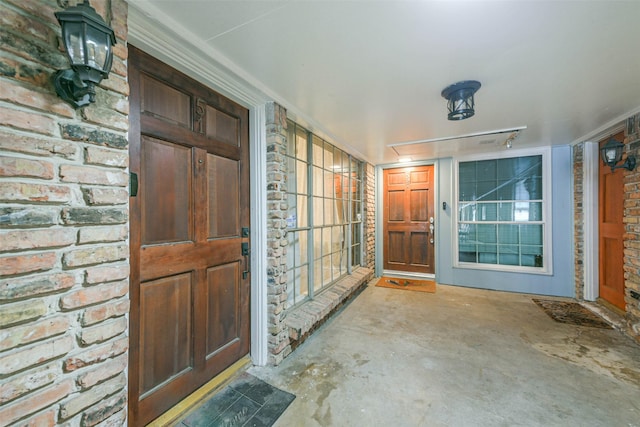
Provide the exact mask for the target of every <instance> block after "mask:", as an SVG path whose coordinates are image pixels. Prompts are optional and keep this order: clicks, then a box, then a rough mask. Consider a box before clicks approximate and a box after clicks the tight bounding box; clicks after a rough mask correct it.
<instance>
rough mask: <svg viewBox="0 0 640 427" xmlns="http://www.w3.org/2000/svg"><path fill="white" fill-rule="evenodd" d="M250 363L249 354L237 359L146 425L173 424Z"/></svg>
mask: <svg viewBox="0 0 640 427" xmlns="http://www.w3.org/2000/svg"><path fill="white" fill-rule="evenodd" d="M250 364H251V358H250V357H249V355H247V356H245V357H243V358H242V359H240V360H238V361H237V362H236V363H234V364H233V365H231V366H229V367H228V368H227V369H225V370H224V371H222V372H221V373H220V374H218V375H216V376H215V377H214V378H213V379H212V380H211V381H209V382H208V383H206V384H205V385H203V386H202V387H200V388H199V389H197V390H196V391H194V392H193V393H191V394H190V395H189V396H187V397H185V398H184V399H182V400H181V401H180V402H178V403H177V404H176V405H175V406H173V407H172V408H171V409H169V410H168V411H167V412H165V413H164V414H162V415H160V416H159V417H158V418H156V419H155V420H153V421H151V422H150V423H149V424H147V426H150V427H161V426H169V425H174V424H175V423H176V422H177V421H178V420H181V419H182V418H184V417H185V415H187V413H188V412H190V411H191V410H192V409H195V408H196V407H197V406H198V405H199V404H200V403H202V401H203V400H204V399H205V398H206V397H207V396H209V395H210V394H211V392H212V391H214V390H216V389H218V388H221V387H222V386H224V385H225V384H226V383H227V382H229V380H231V378H233V377H234V376H235V375H236V374H237V373H238V372H240V371H242V370H244V369H245V368H246V367H247V366H248V365H250Z"/></svg>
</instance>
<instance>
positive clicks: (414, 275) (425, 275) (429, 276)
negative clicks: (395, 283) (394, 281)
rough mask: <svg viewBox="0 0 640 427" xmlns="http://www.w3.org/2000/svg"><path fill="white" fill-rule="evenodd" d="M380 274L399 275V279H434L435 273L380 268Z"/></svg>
mask: <svg viewBox="0 0 640 427" xmlns="http://www.w3.org/2000/svg"><path fill="white" fill-rule="evenodd" d="M382 275H383V276H387V277H399V278H401V279H404V278H407V279H421V280H436V275H435V274H433V273H431V274H430V273H411V272H407V271H397V270H382Z"/></svg>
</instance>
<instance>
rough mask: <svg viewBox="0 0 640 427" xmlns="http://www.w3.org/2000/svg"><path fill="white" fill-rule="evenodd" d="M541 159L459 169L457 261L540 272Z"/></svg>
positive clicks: (474, 163) (542, 226)
mask: <svg viewBox="0 0 640 427" xmlns="http://www.w3.org/2000/svg"><path fill="white" fill-rule="evenodd" d="M542 180H543V177H542V155H534V156H527V157H513V158H505V159H491V160H481V161H469V162H460V163H459V164H458V230H457V231H458V261H459V262H461V263H476V264H498V265H509V266H520V267H536V268H541V267H544V265H543V259H544V258H543V254H544V244H543V242H544V233H545V222H544V218H543V205H544V200H543V191H542V182H543V181H542Z"/></svg>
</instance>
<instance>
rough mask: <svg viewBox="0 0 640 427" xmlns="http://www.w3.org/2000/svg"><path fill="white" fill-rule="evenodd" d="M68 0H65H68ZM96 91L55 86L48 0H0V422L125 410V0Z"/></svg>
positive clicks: (118, 3) (117, 3) (99, 418)
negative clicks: (93, 97)
mask: <svg viewBox="0 0 640 427" xmlns="http://www.w3.org/2000/svg"><path fill="white" fill-rule="evenodd" d="M70 3H71V4H75V1H74V0H72V1H71V2H70ZM92 6H93V7H94V8H95V9H96V10H97V12H98V13H99V14H100V15H101V16H103V17H104V18H105V20H106V21H107V23H110V25H111V26H112V28H113V29H114V31H115V33H116V37H117V40H118V42H117V45H116V46H115V48H114V63H113V68H112V73H111V75H110V77H109V79H108V80H104V81H103V83H102V84H101V87H99V88H97V101H96V103H95V104H93V105H90V106H88V107H86V108H84V109H81V110H75V109H73V108H72V107H70V106H69V105H68V104H66V103H65V102H64V101H62V100H61V99H60V98H58V97H57V95H56V94H55V91H54V89H53V85H52V83H51V75H52V74H53V73H54V71H55V70H58V69H63V68H69V64H68V62H67V59H66V55H65V53H64V52H63V50H62V48H61V46H62V42H61V40H60V27H59V24H58V22H57V20H56V18H55V16H54V12H56V11H58V10H61V8H60V7H59V6H58V2H57V1H56V0H0V23H1V27H0V35H1V37H2V42H1V44H0V420H1V421H0V424H2V425H6V424H15V425H34V426H50V425H65V426H79V425H81V426H92V425H96V424H100V423H104V424H109V425H121V424H124V423H125V422H126V386H127V377H126V368H127V358H128V355H127V349H128V342H129V341H128V334H127V313H128V311H129V298H128V287H129V283H128V276H129V264H128V257H129V247H128V225H127V224H128V189H127V185H128V173H127V167H128V157H129V155H128V143H127V131H128V127H129V125H128V113H129V103H128V100H127V95H128V92H129V89H128V83H127V79H126V76H127V68H126V58H127V48H126V39H127V24H126V23H127V4H126V2H125V1H124V0H94V1H93V2H92Z"/></svg>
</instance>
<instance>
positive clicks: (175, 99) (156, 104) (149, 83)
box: [140, 74, 192, 128]
mask: <svg viewBox="0 0 640 427" xmlns="http://www.w3.org/2000/svg"><path fill="white" fill-rule="evenodd" d="M140 112H141V113H143V114H152V115H154V116H156V117H160V118H162V119H163V120H166V121H168V122H171V123H175V124H178V125H181V126H184V127H186V128H191V123H192V118H191V97H190V96H189V94H188V93H184V92H182V91H179V90H178V89H175V88H173V87H171V86H169V85H168V84H167V83H165V82H161V81H160V80H157V79H155V78H153V77H152V76H150V75H148V74H141V76H140Z"/></svg>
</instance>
